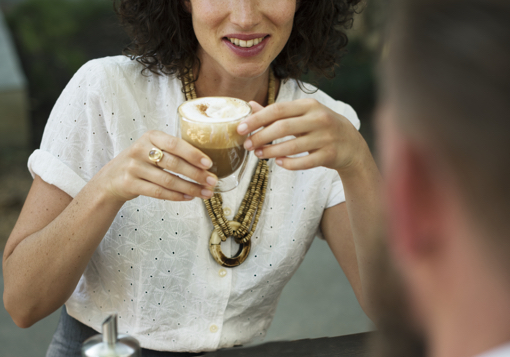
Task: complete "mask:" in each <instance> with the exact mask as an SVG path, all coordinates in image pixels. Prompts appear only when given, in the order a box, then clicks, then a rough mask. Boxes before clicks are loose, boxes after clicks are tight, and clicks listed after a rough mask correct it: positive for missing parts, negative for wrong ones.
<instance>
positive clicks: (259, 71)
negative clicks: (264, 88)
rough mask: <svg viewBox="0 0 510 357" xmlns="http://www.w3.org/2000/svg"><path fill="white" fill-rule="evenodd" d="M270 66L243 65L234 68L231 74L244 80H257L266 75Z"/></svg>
mask: <svg viewBox="0 0 510 357" xmlns="http://www.w3.org/2000/svg"><path fill="white" fill-rule="evenodd" d="M268 68H269V64H253V63H250V64H242V65H236V66H232V67H231V69H230V70H229V72H230V73H231V74H232V76H234V77H236V78H242V79H250V78H257V77H260V76H262V75H263V74H264V73H266V71H267V69H268Z"/></svg>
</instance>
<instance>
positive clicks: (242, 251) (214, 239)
mask: <svg viewBox="0 0 510 357" xmlns="http://www.w3.org/2000/svg"><path fill="white" fill-rule="evenodd" d="M227 223H228V225H229V226H230V228H232V230H233V231H235V230H236V229H238V228H239V227H241V223H239V222H236V221H228V222H227ZM250 248H251V240H249V241H248V242H246V243H241V244H240V245H239V251H238V253H237V255H236V256H235V257H232V258H227V257H226V256H225V254H223V252H222V251H221V238H220V235H219V234H218V233H217V232H216V230H213V232H212V234H211V239H210V240H209V251H210V252H211V255H212V256H213V258H214V260H216V262H218V264H220V265H222V266H224V267H228V268H233V267H236V266H238V265H241V264H242V263H243V262H244V261H245V260H246V258H248V254H250Z"/></svg>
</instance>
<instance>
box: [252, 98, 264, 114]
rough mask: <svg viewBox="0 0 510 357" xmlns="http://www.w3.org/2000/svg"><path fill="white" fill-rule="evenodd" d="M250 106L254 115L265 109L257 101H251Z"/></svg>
mask: <svg viewBox="0 0 510 357" xmlns="http://www.w3.org/2000/svg"><path fill="white" fill-rule="evenodd" d="M250 105H251V109H252V110H253V112H252V113H258V112H260V111H261V110H262V109H264V107H263V106H262V105H260V104H259V103H257V102H256V101H254V100H252V101H250Z"/></svg>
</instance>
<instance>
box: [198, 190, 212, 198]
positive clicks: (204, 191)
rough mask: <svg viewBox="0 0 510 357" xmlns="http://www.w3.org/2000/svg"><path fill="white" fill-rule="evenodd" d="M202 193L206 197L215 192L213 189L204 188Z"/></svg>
mask: <svg viewBox="0 0 510 357" xmlns="http://www.w3.org/2000/svg"><path fill="white" fill-rule="evenodd" d="M201 193H202V196H204V197H211V196H212V195H213V192H212V191H211V190H206V189H203V190H202V192H201Z"/></svg>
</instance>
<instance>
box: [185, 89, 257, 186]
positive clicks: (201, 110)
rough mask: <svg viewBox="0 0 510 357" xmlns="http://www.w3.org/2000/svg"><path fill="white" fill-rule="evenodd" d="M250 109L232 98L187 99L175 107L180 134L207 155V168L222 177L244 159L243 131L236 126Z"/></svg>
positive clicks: (229, 173) (235, 168)
mask: <svg viewBox="0 0 510 357" xmlns="http://www.w3.org/2000/svg"><path fill="white" fill-rule="evenodd" d="M250 113H251V107H250V106H249V105H248V103H246V102H244V101H242V100H240V99H236V98H225V97H205V98H198V99H194V100H190V101H187V102H185V103H183V104H182V105H181V106H180V107H179V121H180V122H179V125H180V134H181V137H182V139H184V140H185V141H187V142H189V143H190V144H191V145H193V146H195V147H196V148H198V149H200V150H201V151H202V152H203V153H204V154H206V155H207V156H209V157H210V158H211V160H212V162H213V166H212V167H211V168H210V169H209V171H210V172H212V173H214V174H215V175H217V176H218V178H219V179H222V178H225V177H228V176H230V175H232V174H234V173H235V172H236V171H237V170H238V169H239V168H240V167H241V165H242V164H243V163H244V161H245V157H246V155H247V154H246V150H245V149H244V147H243V143H244V141H245V140H246V137H247V135H239V134H238V133H237V126H238V125H239V123H240V122H241V120H243V119H244V118H246V117H247V116H248V115H249V114H250Z"/></svg>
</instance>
